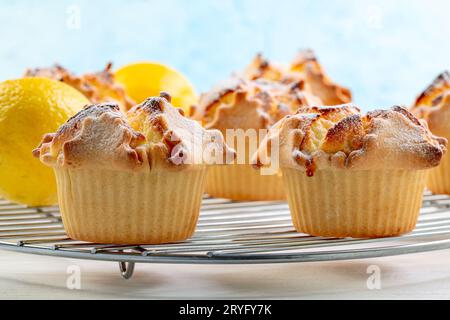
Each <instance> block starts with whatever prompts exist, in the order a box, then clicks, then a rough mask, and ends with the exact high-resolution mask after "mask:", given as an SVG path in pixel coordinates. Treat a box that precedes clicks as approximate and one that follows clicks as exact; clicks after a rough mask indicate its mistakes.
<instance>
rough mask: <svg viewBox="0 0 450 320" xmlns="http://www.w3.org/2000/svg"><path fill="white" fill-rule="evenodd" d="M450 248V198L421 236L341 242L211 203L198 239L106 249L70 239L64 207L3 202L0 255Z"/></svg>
mask: <svg viewBox="0 0 450 320" xmlns="http://www.w3.org/2000/svg"><path fill="white" fill-rule="evenodd" d="M446 248H450V197H449V196H443V195H431V194H425V197H424V201H423V208H422V209H421V216H420V218H419V222H418V224H417V228H416V229H415V230H414V231H413V232H412V233H409V234H407V235H404V236H401V237H395V238H381V239H334V238H322V237H312V236H308V235H305V234H299V233H297V232H295V230H294V228H293V226H292V223H291V218H290V214H289V209H288V206H287V204H286V203H285V202H232V201H229V200H224V199H214V198H204V200H203V205H202V210H201V215H200V220H199V223H198V227H197V231H196V233H195V235H194V237H193V238H192V239H190V240H188V241H185V242H181V243H174V244H165V245H139V246H136V245H113V244H111V245H104V244H96V243H88V242H82V241H75V240H72V239H69V238H68V237H67V236H66V234H65V232H64V229H63V225H62V222H61V217H60V213H59V209H58V207H41V208H31V207H26V206H23V205H18V204H14V203H11V202H8V201H6V200H1V199H0V249H6V250H13V251H19V252H23V253H32V254H41V255H50V256H59V257H66V258H77V259H90V260H105V261H115V262H119V266H120V270H121V273H122V276H123V277H124V278H127V279H128V278H130V277H131V276H132V274H133V271H134V265H135V263H204V264H207V263H209V264H255V263H282V262H308V261H329V260H347V259H359V258H372V257H381V256H391V255H400V254H408V253H416V252H424V251H431V250H440V249H446Z"/></svg>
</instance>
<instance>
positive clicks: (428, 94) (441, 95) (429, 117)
mask: <svg viewBox="0 0 450 320" xmlns="http://www.w3.org/2000/svg"><path fill="white" fill-rule="evenodd" d="M411 111H412V112H413V113H414V114H415V115H417V116H418V117H419V118H422V119H425V120H426V121H427V123H428V126H429V128H430V130H431V132H433V133H434V134H436V135H439V136H442V137H445V138H447V139H450V73H449V72H448V71H445V72H443V73H442V74H440V75H439V76H438V77H437V78H436V79H435V80H434V81H433V83H432V84H431V85H430V86H428V88H427V89H425V91H424V92H423V93H422V94H420V95H419V96H418V97H417V99H416V101H415V103H414V105H413V107H412V109H411ZM427 180H428V182H427V186H428V189H430V190H431V192H433V193H445V194H450V156H449V155H448V154H446V155H445V156H444V158H443V159H442V161H441V164H440V165H439V166H438V167H437V168H435V169H433V170H431V171H430V173H429V175H428V179H427Z"/></svg>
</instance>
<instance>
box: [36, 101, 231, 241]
mask: <svg viewBox="0 0 450 320" xmlns="http://www.w3.org/2000/svg"><path fill="white" fill-rule="evenodd" d="M182 113H183V112H182V110H181V109H177V108H175V107H173V106H172V105H171V104H170V96H169V95H167V94H162V95H161V97H153V98H149V99H147V100H146V101H145V102H143V103H142V104H140V105H137V106H135V107H133V108H132V109H130V110H129V111H128V112H127V113H126V114H125V113H123V112H121V111H120V109H119V106H118V105H117V104H113V103H103V104H95V105H90V106H87V107H86V108H85V109H83V110H82V111H80V112H79V113H78V114H76V115H75V116H74V117H72V118H70V119H69V120H68V121H67V122H66V123H65V124H64V125H63V126H61V127H60V128H59V129H58V131H57V132H56V133H51V134H47V135H45V136H44V138H43V141H42V142H41V144H40V145H39V147H38V148H37V149H35V150H34V151H33V154H34V155H35V156H36V157H38V158H39V159H40V160H41V161H42V162H43V163H44V164H45V165H48V166H50V167H52V168H53V169H54V172H55V175H56V180H57V188H58V200H59V205H60V209H61V214H62V219H63V223H64V227H65V230H66V231H67V234H68V236H69V237H70V238H73V239H77V240H83V241H90V242H96V243H116V244H139V243H140V244H159V243H168V242H175V241H181V240H185V239H187V238H189V237H190V236H191V235H192V234H193V232H194V230H195V226H196V223H197V219H198V215H199V210H200V205H201V200H202V194H203V191H204V182H205V177H206V171H207V167H208V166H209V165H211V164H213V163H224V162H225V161H228V160H227V159H231V160H232V159H233V157H234V150H232V149H230V148H228V147H227V146H226V145H225V143H224V141H223V137H222V134H221V133H220V132H219V131H217V130H205V129H204V128H202V127H201V126H200V125H199V124H198V123H197V122H196V121H193V120H190V119H188V118H186V117H184V115H183V114H182ZM209 150H211V152H208V151H209Z"/></svg>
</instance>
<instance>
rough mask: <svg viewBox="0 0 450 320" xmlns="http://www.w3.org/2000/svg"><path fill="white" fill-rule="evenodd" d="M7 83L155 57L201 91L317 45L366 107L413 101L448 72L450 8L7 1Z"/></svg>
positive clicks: (404, 0) (262, 1) (3, 49)
mask: <svg viewBox="0 0 450 320" xmlns="http://www.w3.org/2000/svg"><path fill="white" fill-rule="evenodd" d="M0 10H1V11H0V39H1V46H0V59H1V60H0V61H1V68H0V79H8V78H17V77H20V76H21V74H22V73H23V70H24V69H25V68H26V67H36V66H47V65H49V64H52V63H54V62H59V63H61V64H63V65H64V66H66V67H68V68H70V69H73V70H74V71H76V72H80V73H81V72H86V71H95V70H98V69H100V68H102V67H103V65H104V64H105V63H106V62H107V61H110V60H111V61H114V63H115V65H116V66H120V65H123V64H126V63H129V62H134V61H136V60H157V61H161V62H164V63H167V64H169V65H172V66H173V67H175V68H177V69H179V70H181V71H182V72H183V73H184V74H186V75H187V76H188V77H189V78H190V79H191V80H192V82H193V83H194V85H195V86H196V88H197V90H198V91H203V90H206V89H208V88H209V87H210V86H211V85H212V84H213V83H214V82H216V81H218V80H220V79H222V78H224V77H226V76H227V75H229V74H230V73H231V72H232V71H233V70H237V69H241V68H243V67H244V66H245V65H246V64H247V63H248V62H249V61H250V59H251V58H252V57H253V56H254V54H255V53H256V52H258V51H262V52H264V54H265V55H266V56H268V57H269V58H271V59H273V60H276V61H280V62H288V61H290V60H291V58H292V57H293V56H294V55H295V53H296V51H297V50H298V49H300V48H313V49H314V50H315V51H316V53H317V54H318V56H319V58H320V60H321V62H322V64H323V65H324V66H325V68H326V70H327V71H328V73H329V75H330V76H331V77H332V78H333V79H335V80H336V81H337V82H339V83H341V84H343V85H346V86H349V87H350V88H351V89H352V91H353V93H354V97H355V101H356V103H358V104H359V105H360V106H361V107H362V108H363V109H366V110H368V109H373V108H378V107H389V106H391V105H393V104H410V103H411V102H412V101H413V99H414V97H415V96H416V95H417V94H418V93H419V91H421V90H422V89H423V88H424V87H425V86H426V85H427V84H428V83H429V82H430V81H431V80H432V79H433V78H434V77H435V76H436V75H437V74H438V73H440V72H441V71H443V70H444V69H448V68H449V65H450V42H449V34H450V19H449V18H448V17H449V12H450V1H446V0H442V1H441V0H428V1H424V0H422V1H419V0H418V1H412V0H390V1H370V0H365V1H349V0H348V1H344V0H337V1H336V0H334V1H325V0H323V1H299V0H292V1H289V0H276V1H275V0H234V1H232V0H190V1H188V0H164V1H163V0H127V1H119V0H107V1H103V0H96V1H93V0H72V1H61V0H54V1H42V0H41V1H32V0H28V1H26V0H20V1H17V0H0Z"/></svg>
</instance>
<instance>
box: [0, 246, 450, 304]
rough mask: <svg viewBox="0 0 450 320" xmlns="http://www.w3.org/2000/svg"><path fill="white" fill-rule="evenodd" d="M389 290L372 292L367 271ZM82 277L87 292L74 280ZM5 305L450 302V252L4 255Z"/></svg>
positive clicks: (0, 285)
mask: <svg viewBox="0 0 450 320" xmlns="http://www.w3.org/2000/svg"><path fill="white" fill-rule="evenodd" d="M371 265H375V266H377V267H378V268H379V270H380V272H381V273H380V279H381V289H380V290H377V289H374V290H370V289H368V287H367V279H368V277H369V276H370V275H369V274H367V268H368V267H369V266H371ZM74 266H75V268H76V269H77V268H79V270H81V289H80V290H76V289H75V290H70V289H68V288H67V285H66V283H67V279H68V277H70V274H68V273H67V271H68V270H71V268H74ZM0 298H1V299H205V298H210V299H277V298H280V299H417V298H420V299H422V298H426V299H450V250H446V251H435V252H428V253H421V254H414V255H405V256H397V257H386V258H376V259H366V260H353V261H339V262H320V263H316V262H314V263H293V264H271V265H212V266H209V265H159V264H137V265H136V271H135V275H134V276H133V278H132V279H130V280H124V279H122V277H121V276H120V274H119V271H118V265H117V263H113V262H98V261H85V260H74V259H64V258H57V257H46V256H36V255H25V254H20V253H15V252H7V251H0Z"/></svg>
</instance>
